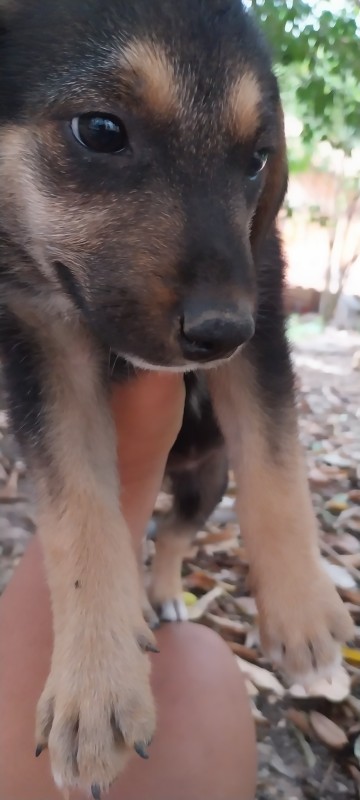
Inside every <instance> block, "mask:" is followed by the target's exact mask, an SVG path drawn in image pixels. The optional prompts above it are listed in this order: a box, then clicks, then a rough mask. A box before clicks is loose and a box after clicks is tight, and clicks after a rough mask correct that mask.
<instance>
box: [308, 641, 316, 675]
mask: <svg viewBox="0 0 360 800" xmlns="http://www.w3.org/2000/svg"><path fill="white" fill-rule="evenodd" d="M308 647H309V650H310V655H311V664H312V668H313V669H314V670H317V661H316V655H315V651H314V647H313V644H312V642H309V645H308Z"/></svg>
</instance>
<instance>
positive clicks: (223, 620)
mask: <svg viewBox="0 0 360 800" xmlns="http://www.w3.org/2000/svg"><path fill="white" fill-rule="evenodd" d="M205 619H206V621H207V622H211V625H212V626H214V627H215V628H220V630H221V631H225V632H227V633H234V634H235V635H236V636H238V635H241V634H243V633H247V631H248V630H249V625H248V624H247V623H245V622H239V621H238V620H235V619H229V618H228V617H218V616H217V615H216V614H210V613H209V612H208V613H207V614H206V615H205Z"/></svg>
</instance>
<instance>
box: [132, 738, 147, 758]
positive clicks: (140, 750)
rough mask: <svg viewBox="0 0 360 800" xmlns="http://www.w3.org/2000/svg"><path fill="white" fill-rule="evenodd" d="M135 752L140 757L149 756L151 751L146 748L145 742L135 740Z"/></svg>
mask: <svg viewBox="0 0 360 800" xmlns="http://www.w3.org/2000/svg"><path fill="white" fill-rule="evenodd" d="M134 750H135V753H137V754H138V756H140V758H149V753H148V752H147V750H146V748H145V744H144V742H135V744H134Z"/></svg>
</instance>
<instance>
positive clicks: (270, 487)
mask: <svg viewBox="0 0 360 800" xmlns="http://www.w3.org/2000/svg"><path fill="white" fill-rule="evenodd" d="M239 361H241V362H242V363H241V366H242V371H241V368H240V363H239ZM209 383H210V387H211V392H212V396H213V400H214V403H215V407H216V410H217V413H218V417H219V420H220V423H221V426H222V429H223V432H224V435H225V438H226V442H227V445H228V448H229V454H230V459H231V463H232V466H233V470H234V474H235V477H236V481H237V487H238V505H237V508H238V514H239V520H240V528H241V532H242V535H243V537H244V541H245V544H246V548H247V550H248V554H249V562H250V575H251V579H252V584H253V589H254V592H255V594H256V598H257V603H258V608H259V615H260V630H261V634H262V642H263V644H264V646H265V648H266V650H267V651H268V653H269V654H270V656H271V658H272V659H273V661H274V662H275V663H278V664H280V665H281V666H282V667H283V668H284V669H285V672H287V673H288V675H290V676H291V677H292V678H293V679H295V680H296V679H304V677H306V676H307V675H308V676H310V675H311V672H312V669H313V664H312V661H313V654H314V653H315V656H316V660H317V665H318V669H319V671H320V672H321V671H322V672H323V673H324V674H331V672H332V669H333V667H334V663H335V662H336V660H337V659H338V658H339V657H340V650H339V646H338V643H337V642H342V641H346V640H347V639H348V638H351V634H352V623H351V619H350V616H349V615H348V612H347V611H346V609H345V606H344V605H343V604H342V603H341V601H340V598H339V597H338V594H337V592H336V590H335V588H334V586H333V584H332V582H331V581H330V579H329V578H328V577H327V575H326V574H325V573H324V572H323V569H322V567H321V563H320V553H319V546H318V541H317V525H316V519H315V515H314V511H313V508H312V503H311V496H310V492H309V489H308V485H307V480H306V472H305V466H304V460H303V456H302V453H301V450H300V446H299V442H298V438H297V426H296V423H295V421H294V417H293V414H294V412H293V411H292V410H290V409H289V412H288V414H289V416H288V419H286V413H284V418H283V422H282V427H281V428H280V426H279V429H278V430H277V431H274V436H275V435H276V436H277V447H278V452H277V453H276V456H274V455H273V454H272V452H271V447H270V445H269V439H268V435H267V432H266V431H267V426H269V425H271V422H269V421H267V420H266V418H265V417H264V411H263V410H261V401H260V399H259V397H258V394H257V392H258V389H257V387H256V384H255V381H254V375H253V373H252V369H251V367H250V365H249V364H248V363H247V362H246V361H245V360H244V358H243V356H242V355H240V356H238V357H237V358H235V359H234V360H233V361H232V362H230V363H229V364H228V365H225V366H224V367H220V368H219V369H218V370H217V371H216V377H215V379H214V377H213V376H212V373H209ZM309 643H310V644H311V646H312V649H311V648H310V647H309Z"/></svg>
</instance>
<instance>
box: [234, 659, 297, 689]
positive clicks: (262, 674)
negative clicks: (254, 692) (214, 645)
mask: <svg viewBox="0 0 360 800" xmlns="http://www.w3.org/2000/svg"><path fill="white" fill-rule="evenodd" d="M235 658H236V661H237V663H238V665H239V668H240V670H241V672H243V673H244V675H246V677H247V678H250V680H251V681H252V682H253V683H254V684H255V686H257V688H258V689H260V690H263V691H267V692H273V693H274V694H276V695H277V697H284V695H285V689H284V687H283V686H282V684H281V683H280V681H278V679H277V678H276V677H275V675H273V673H272V672H269V670H268V669H263V667H258V666H257V664H250V663H249V662H248V661H245V660H244V659H243V658H240V657H239V656H235Z"/></svg>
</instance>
